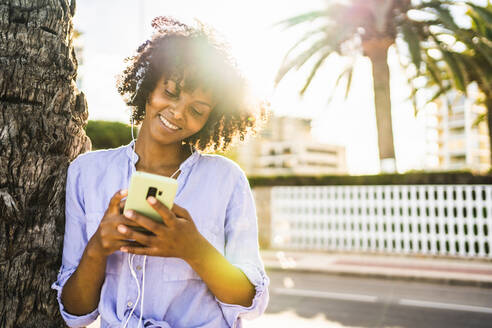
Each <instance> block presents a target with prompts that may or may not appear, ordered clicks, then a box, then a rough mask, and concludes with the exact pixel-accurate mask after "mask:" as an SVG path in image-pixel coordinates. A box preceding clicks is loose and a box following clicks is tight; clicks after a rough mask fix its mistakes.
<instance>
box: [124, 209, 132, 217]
mask: <svg viewBox="0 0 492 328" xmlns="http://www.w3.org/2000/svg"><path fill="white" fill-rule="evenodd" d="M123 215H124V216H126V217H127V218H129V219H131V218H132V217H133V211H132V210H126V211H125V212H124V213H123Z"/></svg>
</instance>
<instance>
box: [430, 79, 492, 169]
mask: <svg viewBox="0 0 492 328" xmlns="http://www.w3.org/2000/svg"><path fill="white" fill-rule="evenodd" d="M478 96H479V94H478V90H477V89H476V88H473V87H471V88H470V90H469V94H468V97H465V96H464V95H459V94H457V93H456V92H450V93H448V94H447V95H446V97H445V98H443V99H439V100H438V101H436V102H435V106H431V108H429V110H428V111H427V113H426V114H427V126H426V130H427V152H426V156H427V160H426V166H427V168H428V169H434V170H466V169H469V170H472V171H477V172H485V171H487V170H489V169H490V145H489V139H488V128H487V123H486V122H485V121H482V122H481V123H479V124H475V122H476V120H477V118H478V117H479V116H480V115H483V114H484V113H485V111H486V109H485V108H484V107H483V106H480V105H477V104H476V99H477V98H478Z"/></svg>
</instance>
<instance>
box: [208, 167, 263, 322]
mask: <svg viewBox="0 0 492 328" xmlns="http://www.w3.org/2000/svg"><path fill="white" fill-rule="evenodd" d="M225 236H226V243H225V254H224V255H225V257H226V259H227V260H228V261H229V262H230V263H231V264H233V265H234V266H236V267H238V268H239V269H240V270H241V271H242V272H243V273H244V274H245V275H246V277H247V278H248V279H249V281H250V282H251V283H252V284H253V285H254V286H255V290H256V293H255V296H254V298H253V302H252V304H251V306H249V307H244V306H241V305H237V304H227V303H223V302H221V301H219V300H218V299H217V298H215V299H216V301H217V302H218V304H219V305H220V307H221V310H222V313H223V314H224V317H225V319H226V320H227V323H228V324H229V326H230V327H236V328H237V327H241V326H242V325H241V319H243V318H244V319H254V318H256V317H258V316H260V315H261V314H263V312H265V309H266V307H267V305H268V300H269V293H268V285H269V283H270V280H269V278H268V276H267V275H266V273H265V269H264V265H263V262H262V260H261V257H260V252H259V244H258V220H257V216H256V207H255V202H254V198H253V194H252V192H251V188H250V186H249V182H248V179H247V177H246V175H245V174H244V172H241V174H240V177H239V179H238V181H237V183H236V186H235V187H234V190H233V193H232V196H231V199H230V201H229V204H228V206H227V212H226V222H225Z"/></svg>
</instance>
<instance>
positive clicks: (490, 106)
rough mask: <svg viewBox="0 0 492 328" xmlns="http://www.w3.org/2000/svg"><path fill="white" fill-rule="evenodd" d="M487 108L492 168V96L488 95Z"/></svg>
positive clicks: (491, 163)
mask: <svg viewBox="0 0 492 328" xmlns="http://www.w3.org/2000/svg"><path fill="white" fill-rule="evenodd" d="M485 96H486V99H485V107H487V114H486V115H487V125H488V128H489V150H490V154H489V156H490V165H491V168H492V95H488V94H486V95H485Z"/></svg>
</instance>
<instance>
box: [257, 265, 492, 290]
mask: <svg viewBox="0 0 492 328" xmlns="http://www.w3.org/2000/svg"><path fill="white" fill-rule="evenodd" d="M265 268H266V271H270V272H271V271H273V272H298V273H320V274H328V275H332V276H344V277H355V278H372V279H389V280H399V281H412V282H426V283H438V284H443V285H452V286H471V287H480V288H492V281H481V280H465V279H456V278H445V277H442V278H434V277H428V276H403V275H394V274H388V273H383V272H380V273H374V272H366V273H364V272H354V271H351V272H350V271H341V270H321V269H316V268H282V267H280V266H275V265H266V264H265Z"/></svg>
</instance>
